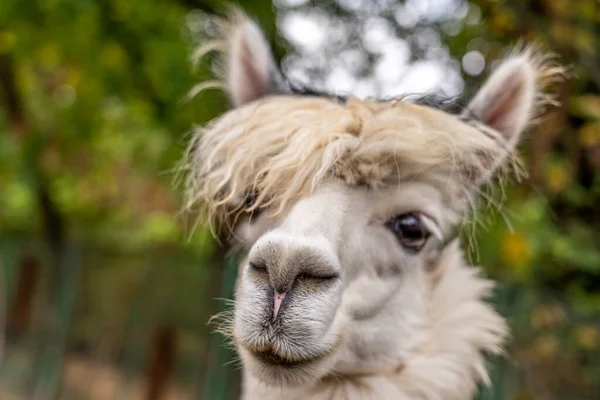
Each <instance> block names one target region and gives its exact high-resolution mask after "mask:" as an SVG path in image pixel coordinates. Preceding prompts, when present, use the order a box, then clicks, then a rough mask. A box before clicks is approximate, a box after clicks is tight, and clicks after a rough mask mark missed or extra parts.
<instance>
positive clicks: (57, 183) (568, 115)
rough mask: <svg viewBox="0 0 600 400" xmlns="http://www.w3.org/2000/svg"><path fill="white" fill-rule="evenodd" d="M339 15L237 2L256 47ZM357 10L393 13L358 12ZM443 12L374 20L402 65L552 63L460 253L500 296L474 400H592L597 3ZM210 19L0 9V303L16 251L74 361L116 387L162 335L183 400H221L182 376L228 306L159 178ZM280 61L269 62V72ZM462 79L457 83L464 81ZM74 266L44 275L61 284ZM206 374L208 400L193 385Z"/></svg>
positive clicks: (202, 235) (596, 328) (598, 356)
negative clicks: (298, 25) (172, 347)
mask: <svg viewBox="0 0 600 400" xmlns="http://www.w3.org/2000/svg"><path fill="white" fill-rule="evenodd" d="M294 3H297V4H295V5H294ZM351 3H352V4H354V2H348V1H346V2H344V1H337V0H336V1H334V0H330V1H320V2H315V1H309V2H302V1H295V2H286V1H277V2H276V5H277V6H276V7H275V6H273V5H272V4H271V2H270V1H266V0H252V1H245V2H243V4H242V5H243V7H244V8H245V9H246V10H247V11H249V12H250V13H251V14H252V15H253V16H254V17H256V18H257V19H258V20H259V22H260V23H261V25H263V26H264V27H265V28H266V29H267V36H268V37H269V38H271V39H275V36H276V29H275V27H276V22H277V19H276V18H275V15H274V13H279V14H280V15H283V13H284V12H285V11H289V10H292V11H297V12H302V11H303V10H304V11H306V10H308V11H310V10H311V8H310V7H313V8H314V7H316V8H317V9H318V11H319V13H323V14H327V15H331V16H334V17H335V18H336V20H337V19H339V20H341V21H344V23H345V24H351V25H352V26H357V27H358V26H361V24H360V23H359V22H360V21H363V20H364V19H366V18H367V16H368V14H365V13H363V12H359V11H357V10H358V9H355V8H353V6H352V4H351ZM375 3H377V4H379V3H381V4H384V3H386V4H387V3H390V4H392V3H393V4H392V6H393V7H399V6H400V4H404V3H406V2H403V1H398V2H372V3H371V2H369V3H368V4H369V5H371V4H375ZM409 3H410V2H409ZM413 3H414V2H413ZM285 4H291V5H288V6H285ZM364 4H367V2H365V3H364ZM457 4H459V5H463V4H464V5H465V6H468V7H467V8H466V9H465V13H464V14H465V15H464V16H463V17H462V19H460V20H450V21H441V22H440V21H425V22H420V23H419V24H417V25H416V26H415V27H413V28H407V27H405V26H403V27H400V26H399V25H398V24H397V23H396V22H395V21H396V20H395V17H394V15H393V13H383V14H382V15H381V18H383V19H385V20H387V21H389V22H391V23H392V26H394V28H395V31H394V32H395V34H396V35H403V36H404V35H408V36H407V37H406V39H407V41H408V42H409V47H410V49H411V51H413V53H412V57H413V58H418V57H421V56H423V53H425V52H426V49H424V48H422V47H420V44H419V43H420V42H419V40H417V39H418V33H419V32H421V33H422V32H423V29H424V28H431V29H433V30H434V32H436V33H437V34H438V35H439V36H440V38H441V40H442V42H443V44H444V45H445V46H446V47H447V49H448V50H449V53H450V55H451V56H452V57H453V58H454V59H456V60H458V61H460V60H461V59H462V57H463V56H464V55H465V53H466V52H467V51H479V52H480V53H481V54H482V55H483V56H484V57H485V60H486V63H487V68H488V70H489V69H490V67H491V65H492V62H493V61H494V60H497V59H499V58H500V57H502V56H503V54H504V52H505V51H506V49H507V48H508V47H509V46H510V45H513V44H514V43H515V42H516V41H517V40H518V39H519V38H520V39H522V40H523V41H526V42H532V41H533V42H537V43H538V44H539V45H540V46H541V47H542V48H544V49H548V50H551V51H553V52H555V53H557V56H558V58H557V61H558V62H560V63H561V64H563V65H567V66H569V69H570V72H569V75H570V76H571V78H569V79H567V80H565V81H564V82H563V83H561V84H559V85H558V86H557V87H556V91H557V93H558V95H557V100H558V101H559V102H560V103H561V105H560V106H559V107H555V108H551V109H549V110H548V113H547V115H546V118H545V122H542V123H541V124H540V125H539V126H538V127H536V128H535V129H533V130H532V131H531V132H530V133H529V136H528V138H527V139H526V140H525V143H524V151H523V156H524V159H525V160H526V164H527V166H528V169H529V171H530V178H529V179H528V180H526V181H525V182H522V183H521V184H519V185H513V184H512V183H511V184H509V185H505V187H506V192H503V191H502V190H500V189H499V188H498V187H496V188H495V189H494V190H493V193H492V198H493V202H491V203H490V205H489V206H487V203H486V201H482V206H483V210H482V211H481V212H480V214H479V215H478V220H479V222H480V225H481V226H479V227H478V236H477V246H471V250H472V252H471V257H472V259H473V261H474V262H476V263H478V264H480V265H482V266H483V267H484V268H485V270H486V272H487V273H488V274H489V275H491V276H492V277H494V278H495V279H497V280H498V281H499V282H501V283H500V285H499V290H498V295H497V298H496V299H495V301H496V303H497V304H498V306H499V308H500V309H501V310H502V312H503V314H504V315H506V316H507V318H508V319H509V321H510V323H511V327H512V329H513V336H514V338H513V340H512V342H511V345H510V350H509V355H508V357H506V358H505V359H502V360H494V363H495V365H494V369H493V380H494V382H493V383H494V385H493V389H492V390H487V391H485V390H484V392H483V394H482V398H486V399H492V398H507V399H509V398H510V399H533V398H550V399H553V398H557V399H559V398H592V397H593V396H595V395H596V394H597V393H598V392H600V387H599V386H598V385H599V380H598V376H600V235H599V234H598V232H599V231H600V211H599V210H600V206H599V204H600V32H599V31H598V26H600V7H598V3H597V0H578V1H576V2H575V1H569V0H536V1H534V0H527V1H518V0H514V1H508V0H496V1H480V0H473V1H470V2H468V3H467V2H460V1H459V2H457ZM365 7H366V6H365ZM373 7H375V6H373ZM224 8H225V6H224V5H222V4H221V2H220V1H218V0H212V1H194V0H179V1H176V0H172V1H165V2H149V1H143V0H103V1H92V0H78V1H75V0H45V1H23V0H2V1H0V257H2V260H3V261H4V264H5V266H6V268H7V271H8V273H7V281H8V283H9V288H8V289H9V294H11V296H12V297H11V298H10V300H11V301H14V299H13V297H14V296H13V295H14V292H15V291H16V289H15V288H16V286H17V281H18V267H19V265H18V263H19V259H20V257H21V256H22V255H23V254H29V253H32V254H35V255H37V256H38V257H40V258H42V259H43V262H42V266H43V268H44V274H43V277H42V278H43V281H44V284H43V285H41V286H40V287H39V288H37V289H36V290H37V292H36V293H37V294H38V295H39V296H40V298H42V299H46V301H47V302H48V303H52V301H53V300H52V299H55V300H56V298H57V297H56V296H58V300H57V301H55V302H54V303H52V304H53V305H54V306H56V305H57V304H58V305H59V306H61V307H62V308H60V307H58V308H57V309H58V310H59V311H58V312H57V311H56V310H54V311H55V312H57V314H58V315H59V316H63V317H64V319H65V320H68V319H69V318H70V317H69V316H68V315H67V314H69V313H70V312H71V311H72V312H73V318H72V322H73V323H72V326H71V329H70V330H69V331H68V332H63V334H64V335H68V338H69V343H68V344H67V349H68V350H69V351H75V350H76V349H80V348H86V349H90V350H88V352H87V353H86V355H87V356H91V355H93V354H96V353H95V351H96V349H99V348H100V349H102V352H103V353H102V354H107V355H104V356H102V357H104V358H103V360H107V361H109V363H113V364H117V365H118V366H119V367H121V368H122V369H123V370H126V371H130V372H131V371H133V372H131V374H130V375H128V376H129V377H133V378H132V379H135V377H136V376H137V374H139V373H143V371H144V363H145V361H146V358H145V356H146V352H147V350H148V340H149V336H150V332H151V330H152V328H153V327H154V326H156V325H160V324H165V325H169V326H174V327H176V329H177V330H178V331H179V332H180V334H181V337H182V339H181V341H180V346H181V349H183V350H180V353H179V355H180V358H181V361H180V362H179V364H178V365H177V366H176V368H179V369H181V370H184V372H181V373H179V374H178V375H177V376H178V379H179V381H182V382H183V381H184V382H185V383H186V384H187V385H188V386H192V387H194V391H196V392H197V393H217V392H218V393H225V391H222V390H221V389H223V387H224V386H223V385H225V382H226V378H225V376H227V377H228V378H227V379H230V378H231V376H232V375H220V374H219V373H216V372H215V371H212V375H211V374H208V373H206V371H205V370H204V369H203V366H202V365H200V366H199V365H198V364H202V363H204V362H206V361H207V360H214V359H216V360H225V359H227V356H226V355H224V354H222V353H221V352H220V351H219V350H215V349H214V348H212V349H210V346H211V343H210V342H211V340H210V339H208V332H209V331H210V330H211V329H212V328H210V327H207V326H206V325H205V323H206V321H207V319H208V317H209V315H210V314H213V313H214V312H216V311H218V310H220V309H221V308H222V304H220V303H218V302H217V301H215V300H214V298H216V297H221V296H225V297H226V296H229V295H230V294H231V293H230V292H229V290H230V289H231V285H230V283H231V282H230V281H231V280H233V277H234V276H235V271H234V269H232V267H231V266H230V268H229V269H228V270H227V271H228V272H227V276H225V277H224V276H223V274H221V273H220V272H221V270H219V269H215V268H213V267H214V265H213V264H214V259H218V258H219V257H218V256H215V255H214V254H213V253H214V252H215V251H216V246H215V245H214V242H213V240H212V239H211V235H210V232H209V230H208V228H207V227H206V226H204V225H203V224H201V225H200V226H198V227H197V229H196V232H195V234H194V235H192V236H191V239H189V241H188V240H187V238H188V236H190V235H189V234H190V232H191V225H193V221H189V220H188V219H186V218H185V217H184V216H182V215H180V214H179V210H180V206H181V201H180V200H181V199H180V194H179V192H178V189H177V188H176V186H174V185H173V183H174V181H176V177H177V176H176V171H175V170H174V167H175V165H176V164H177V161H178V160H179V158H180V157H181V155H182V152H183V149H184V146H185V137H186V134H188V132H189V130H190V129H191V128H192V127H193V126H194V125H195V124H202V123H205V122H206V121H208V120H210V119H211V118H213V117H214V116H216V115H218V114H219V113H220V112H222V111H223V109H224V108H225V106H226V99H225V96H224V95H223V94H222V93H220V92H217V91H206V92H203V93H201V94H200V95H198V96H197V97H196V98H195V99H193V100H192V101H190V102H187V103H183V102H182V101H181V100H182V99H183V98H184V97H185V95H186V93H187V92H188V90H190V88H192V87H193V86H194V84H195V83H197V82H199V81H202V80H205V79H207V78H208V77H209V76H210V73H209V65H208V64H209V63H203V64H201V65H200V66H199V67H198V68H197V69H195V70H194V69H193V68H192V66H191V63H190V62H189V55H190V54H191V52H192V50H193V48H194V47H195V46H196V45H197V44H198V42H199V41H201V40H202V39H203V34H204V33H203V32H204V31H205V21H206V13H207V12H209V13H210V12H214V11H222V10H223V9H224ZM367 8H368V7H367ZM375 8H376V7H375ZM412 31H414V32H416V33H415V35H414V36H411V32H412ZM360 33H361V32H360V30H359V29H357V31H356V32H353V34H355V35H359V36H360ZM353 37H354V36H353ZM357 37H358V36H357ZM274 41H275V40H274ZM357 41H358V39H357V40H355V42H357ZM280 42H281V41H277V43H280ZM356 45H357V44H356V43H352V46H356ZM363 47H364V46H363ZM362 50H365V49H362ZM365 51H366V50H365ZM285 52H286V48H285V46H278V47H276V51H275V53H276V56H277V58H280V59H281V58H283V55H284V53H285ZM287 52H288V54H292V55H294V54H295V55H296V56H298V54H299V53H301V50H298V49H295V48H294V47H293V46H292V45H290V46H289V47H288V48H287ZM377 57H378V56H377V55H376V54H369V56H368V57H366V61H365V65H364V66H363V67H362V69H361V70H360V71H359V72H358V74H360V75H363V76H364V75H370V74H372V72H373V69H374V68H373V67H374V65H375V63H376V61H377ZM290 60H293V58H290ZM325 61H327V60H325ZM456 65H459V64H458V63H456ZM325 67H327V68H331V66H330V65H329V66H328V65H327V63H324V64H323V66H321V67H320V68H325ZM463 75H464V74H463ZM463 78H464V79H465V86H466V87H467V88H473V87H476V86H477V85H478V84H479V83H480V82H481V79H482V75H479V76H469V75H464V76H463ZM45 199H49V203H48V202H45ZM496 203H502V207H501V209H502V211H496V210H495V209H496V207H495V206H494V204H496ZM59 239H60V240H64V242H65V243H71V244H72V243H76V244H77V246H81V252H82V257H81V261H80V262H81V266H82V272H81V273H82V278H81V280H80V282H79V288H78V290H74V291H71V289H73V288H67V289H69V290H66V289H65V287H64V286H61V285H60V282H59V284H56V286H57V287H58V288H62V289H65V291H64V293H67V294H68V296H67V298H72V297H74V296H77V304H76V307H75V309H74V310H71V309H70V308H69V305H64V304H62V303H61V301H59V300H62V299H63V298H62V297H60V293H62V292H61V291H60V290H59V291H58V292H59V295H56V294H55V295H54V296H52V295H51V293H53V291H52V290H51V288H50V287H51V286H52V284H51V283H50V282H52V278H53V273H55V272H53V270H52V268H51V266H52V265H53V262H52V259H51V258H52V256H51V255H52V254H54V253H56V254H59V255H60V246H54V247H53V243H55V242H56V241H58V242H60V240H59ZM40 242H43V243H44V244H40ZM56 254H55V255H56ZM57 258H60V257H57ZM0 264H2V263H0ZM59 264H60V263H59ZM79 266H80V265H79V264H78V265H75V264H73V265H70V264H68V263H66V264H65V265H62V268H64V271H66V273H67V276H71V277H73V276H75V275H69V274H73V273H79V272H78V271H79V270H78V268H79ZM232 271H233V272H232ZM59 275H60V274H59ZM59 281H60V279H59ZM65 282H67V283H68V282H70V281H69V280H68V279H67V280H65V281H62V283H65ZM222 286H223V287H222ZM62 289H61V290H62ZM38 292H39V293H38ZM74 293H77V294H74ZM42 303H43V302H42ZM43 304H44V307H45V306H46V304H45V303H43ZM44 310H46V309H45V308H44ZM61 310H63V311H61ZM64 310H67V311H68V312H66V311H64ZM63 314H64V315H63ZM38 325H40V323H38V322H36V323H35V324H34V328H33V330H34V331H36V330H37V331H40V329H41V328H40V327H39V326H38ZM41 332H43V330H41ZM34 339H35V338H34ZM34 339H31V340H33V341H34ZM213 342H215V343H213V344H212V345H213V346H216V345H218V344H219V343H217V342H219V339H213ZM28 345H31V343H30V342H28ZM30 347H34V346H33V345H31V346H30ZM207 349H209V350H207ZM98 352H101V351H100V350H98ZM30 353H31V351H30ZM102 357H101V358H102ZM50 361H51V362H49V363H48V364H47V365H52V361H53V360H50ZM219 362H220V361H217V363H219ZM232 369H233V368H232ZM14 370H17V369H14ZM19 370H20V369H19ZM2 372H4V371H2ZM195 374H196V375H195ZM22 375H23V374H22ZM200 375H201V376H202V377H203V378H205V379H198V376H200ZM182 376H185V377H186V378H185V379H184V378H182ZM213 377H214V380H215V381H217V380H218V382H219V385H221V386H219V387H211V386H210V384H211V383H214V382H212V380H213ZM1 378H2V376H1V374H0V390H1V388H2V387H3V386H2V384H3V381H2V379H1ZM16 381H19V382H21V380H15V382H16ZM198 382H200V383H198ZM203 384H205V386H204V387H202V385H203ZM23 386H24V387H27V383H25V384H23ZM232 392H235V390H232ZM222 396H224V395H222ZM586 396H587V397H586ZM0 397H1V396H0Z"/></svg>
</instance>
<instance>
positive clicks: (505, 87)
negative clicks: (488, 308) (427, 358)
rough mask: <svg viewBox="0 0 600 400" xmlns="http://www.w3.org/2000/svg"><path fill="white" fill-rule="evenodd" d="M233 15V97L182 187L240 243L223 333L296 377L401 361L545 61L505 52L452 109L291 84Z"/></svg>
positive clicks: (508, 148)
mask: <svg viewBox="0 0 600 400" xmlns="http://www.w3.org/2000/svg"><path fill="white" fill-rule="evenodd" d="M228 28H229V32H228V36H227V39H228V44H229V47H228V51H227V60H226V72H227V76H226V79H227V86H228V90H229V94H230V96H231V99H232V102H233V104H234V105H235V106H236V108H235V109H233V110H232V111H230V112H228V113H227V114H225V115H224V116H223V117H221V118H219V119H218V120H216V121H214V122H212V123H211V124H209V125H208V126H207V127H206V128H205V129H203V130H201V131H200V132H199V134H198V135H197V136H196V137H195V139H194V141H193V143H192V144H191V146H190V153H189V160H188V161H189V164H190V177H189V179H188V193H189V202H190V204H193V203H194V202H195V201H196V200H198V199H203V200H204V202H205V204H207V205H208V210H209V212H210V213H211V214H212V215H213V216H214V217H216V218H217V219H219V220H220V222H221V223H222V224H225V225H227V224H229V225H234V223H235V224H236V225H237V229H236V235H235V237H236V238H238V239H241V243H242V244H243V245H245V247H246V250H247V251H248V257H247V260H246V261H245V262H244V263H243V264H242V265H241V266H240V273H239V278H238V282H237V290H236V299H235V310H234V321H233V331H232V333H233V338H234V340H235V343H236V345H237V347H238V350H239V352H240V354H241V359H242V361H243V363H244V367H245V369H246V371H247V372H248V373H250V374H251V375H252V376H253V377H255V378H256V379H258V380H259V381H262V382H264V383H266V384H268V385H275V386H297V385H301V384H307V383H311V382H316V381H317V380H319V379H320V378H323V377H324V376H326V375H333V376H335V375H344V374H350V375H354V374H372V373H378V372H380V373H389V372H390V371H394V370H395V369H399V368H400V367H402V365H403V364H404V363H405V362H407V361H408V360H409V358H410V354H411V351H413V350H414V348H415V347H416V346H418V345H419V344H420V343H422V342H423V338H424V337H426V336H427V335H428V334H431V333H430V332H429V333H428V329H430V326H432V324H433V323H434V322H435V321H433V320H432V318H434V317H433V316H432V313H431V312H430V311H431V310H429V309H428V307H429V302H430V299H431V298H432V296H433V295H432V290H433V289H432V288H433V286H435V282H436V279H439V277H440V274H441V273H442V272H441V271H440V263H441V261H440V258H441V257H443V254H445V253H444V250H445V248H446V243H447V242H448V241H449V240H451V239H452V238H453V234H452V232H453V230H454V228H455V227H456V226H457V225H458V224H459V222H460V220H461V218H462V217H463V216H464V215H465V213H466V211H467V209H468V208H469V207H470V206H471V205H472V204H473V201H474V198H475V195H476V193H477V188H478V187H479V186H480V185H483V184H485V183H486V182H487V181H488V180H489V179H490V178H491V176H492V174H493V172H494V171H495V170H497V169H499V168H501V167H502V165H503V164H504V163H505V162H506V160H507V159H509V158H510V157H511V155H512V151H513V149H514V147H515V145H516V143H517V141H518V138H519V136H520V134H521V132H522V131H523V129H524V128H525V127H526V125H527V124H528V123H529V120H530V118H531V117H532V115H533V114H534V111H535V105H536V99H537V98H539V97H540V91H539V89H540V86H541V84H542V83H543V80H544V79H546V78H551V77H552V76H553V75H554V72H555V71H554V70H553V69H551V68H548V67H547V66H545V65H544V63H543V62H542V61H540V60H536V59H535V58H534V57H533V56H532V54H531V52H527V51H525V52H522V53H521V54H517V55H514V56H512V57H511V58H509V59H508V60H507V61H505V62H504V63H503V64H502V65H501V66H500V67H499V68H498V69H497V70H496V71H495V72H494V73H493V74H492V76H491V77H490V78H489V79H488V81H487V82H486V83H485V84H484V86H483V87H482V89H481V90H480V91H479V92H478V93H477V95H476V96H475V98H474V99H473V100H472V101H471V103H470V104H469V105H468V106H467V107H466V108H464V110H463V111H462V112H461V113H459V114H455V115H450V114H448V113H446V112H444V111H442V110H438V109H433V108H431V107H428V106H424V105H417V104H408V103H405V102H402V101H390V102H374V101H368V100H367V101H361V100H357V99H353V98H349V99H347V100H340V99H339V98H336V97H316V96H312V95H311V96H307V95H306V94H304V95H297V94H294V93H293V90H292V89H291V88H290V87H288V86H286V84H285V79H284V78H283V77H282V75H281V73H280V72H279V71H278V69H277V68H276V63H275V62H274V60H273V58H272V56H271V52H270V50H269V47H268V45H267V43H266V41H265V39H264V37H263V36H262V34H261V32H260V30H259V29H258V27H257V26H256V25H255V24H254V23H252V22H251V21H249V20H248V19H246V18H244V17H243V16H237V17H236V18H234V20H233V22H232V23H231V24H229V25H228ZM456 290H457V291H459V290H461V288H456ZM435 318H440V316H439V315H438V316H436V317H435ZM438 334H446V333H445V332H441V333H438ZM473 368H475V367H473Z"/></svg>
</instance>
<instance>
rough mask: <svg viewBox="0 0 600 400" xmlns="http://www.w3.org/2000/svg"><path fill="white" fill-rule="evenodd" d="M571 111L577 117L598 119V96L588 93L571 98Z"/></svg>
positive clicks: (599, 100) (599, 115)
mask: <svg viewBox="0 0 600 400" xmlns="http://www.w3.org/2000/svg"><path fill="white" fill-rule="evenodd" d="M570 108H571V112H572V113H573V114H575V115H577V116H578V117H587V118H594V119H598V120H600V96H597V95H593V94H588V95H583V96H578V97H575V98H574V99H572V100H571V107H570Z"/></svg>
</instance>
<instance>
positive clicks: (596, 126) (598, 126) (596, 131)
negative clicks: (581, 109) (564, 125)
mask: <svg viewBox="0 0 600 400" xmlns="http://www.w3.org/2000/svg"><path fill="white" fill-rule="evenodd" d="M578 136H579V143H581V144H582V145H583V146H585V147H593V146H596V145H597V144H600V122H596V123H590V124H585V125H583V126H582V127H581V128H580V129H579V132H578Z"/></svg>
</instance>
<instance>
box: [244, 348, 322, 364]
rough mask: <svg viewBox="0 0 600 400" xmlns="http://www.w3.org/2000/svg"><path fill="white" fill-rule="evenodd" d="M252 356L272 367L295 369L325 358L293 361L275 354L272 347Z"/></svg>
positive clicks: (254, 352)
mask: <svg viewBox="0 0 600 400" xmlns="http://www.w3.org/2000/svg"><path fill="white" fill-rule="evenodd" d="M252 354H253V355H254V356H255V357H256V358H258V359H259V360H260V361H262V362H264V363H266V364H271V365H276V366H281V367H295V366H298V365H303V364H308V363H310V362H312V361H315V360H318V359H320V358H322V357H323V356H321V355H319V356H315V357H312V358H305V359H300V360H292V359H289V358H287V357H284V356H281V355H279V354H277V353H276V352H275V350H273V348H272V347H269V348H266V349H264V350H257V351H252Z"/></svg>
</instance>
